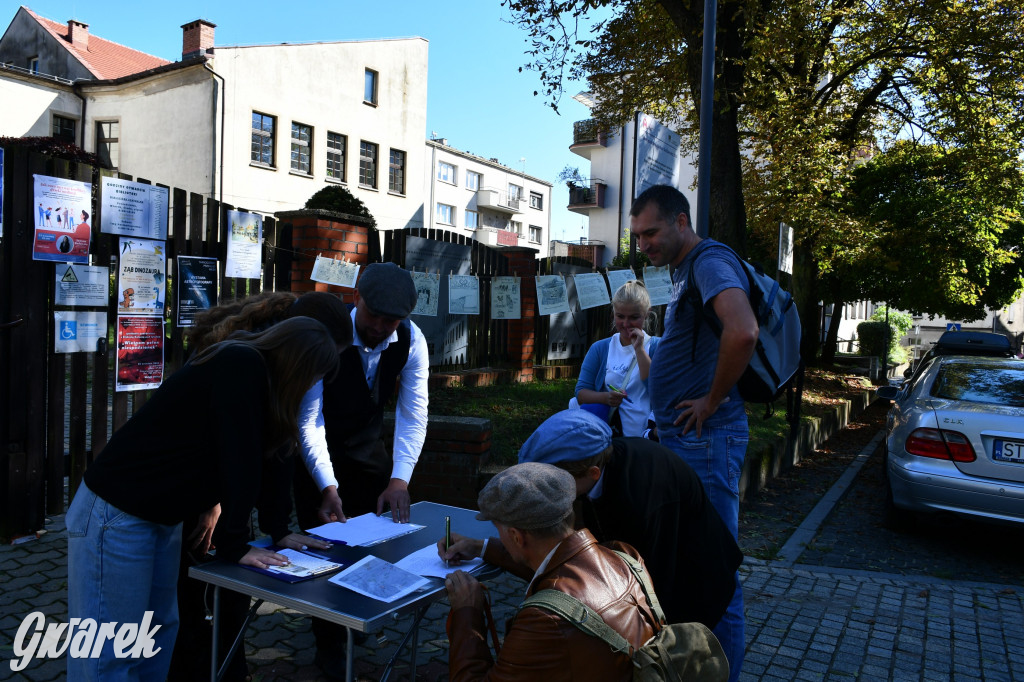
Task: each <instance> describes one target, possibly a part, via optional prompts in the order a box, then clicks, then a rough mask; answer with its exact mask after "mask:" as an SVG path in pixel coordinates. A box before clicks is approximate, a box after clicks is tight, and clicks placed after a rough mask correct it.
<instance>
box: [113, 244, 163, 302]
mask: <svg viewBox="0 0 1024 682" xmlns="http://www.w3.org/2000/svg"><path fill="white" fill-rule="evenodd" d="M118 241H119V245H118V251H119V252H120V266H119V268H118V270H119V271H118V276H117V314H118V315H133V314H134V315H139V314H141V315H163V312H164V292H165V291H166V279H167V278H166V276H165V275H166V260H165V259H164V243H163V242H158V241H156V240H153V239H130V238H128V237H121V239H120V240H118Z"/></svg>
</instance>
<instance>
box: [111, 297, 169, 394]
mask: <svg viewBox="0 0 1024 682" xmlns="http://www.w3.org/2000/svg"><path fill="white" fill-rule="evenodd" d="M163 375H164V321H163V318H160V317H153V316H151V315H147V316H134V315H122V316H120V317H118V318H117V376H116V379H115V384H114V390H115V391H144V390H147V389H150V388H157V387H159V386H160V382H161V381H163Z"/></svg>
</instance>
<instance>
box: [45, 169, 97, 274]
mask: <svg viewBox="0 0 1024 682" xmlns="http://www.w3.org/2000/svg"><path fill="white" fill-rule="evenodd" d="M32 177H33V190H34V191H33V202H32V203H33V206H34V207H35V210H34V211H33V212H32V214H31V215H32V216H33V219H34V220H35V238H34V239H33V241H32V260H45V261H56V262H59V263H88V262H89V240H90V239H91V238H92V228H91V226H90V225H91V221H90V216H91V214H92V185H91V184H90V183H88V182H79V181H77V180H65V179H63V178H53V177H50V176H48V175H33V176H32Z"/></svg>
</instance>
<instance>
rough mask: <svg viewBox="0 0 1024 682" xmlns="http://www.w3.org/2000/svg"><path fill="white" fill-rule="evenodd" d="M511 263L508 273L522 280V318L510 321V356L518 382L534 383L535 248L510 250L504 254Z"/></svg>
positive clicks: (520, 292)
mask: <svg viewBox="0 0 1024 682" xmlns="http://www.w3.org/2000/svg"><path fill="white" fill-rule="evenodd" d="M503 255H504V256H505V258H506V260H508V271H509V272H511V273H512V274H514V275H518V276H519V277H520V278H521V280H520V282H521V287H520V289H519V299H520V308H521V311H522V312H521V315H520V319H518V320H509V321H508V335H509V348H508V350H509V355H510V356H511V361H512V363H513V364H514V365H515V369H516V370H517V371H518V375H517V381H521V382H527V381H532V380H533V371H534V370H533V366H534V364H535V359H536V354H535V349H534V340H535V339H534V337H535V325H536V317H537V282H536V280H535V279H534V275H535V274H536V272H537V264H536V255H537V254H536V251H534V250H533V249H508V250H507V251H504V252H503Z"/></svg>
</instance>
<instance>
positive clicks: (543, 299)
mask: <svg viewBox="0 0 1024 682" xmlns="http://www.w3.org/2000/svg"><path fill="white" fill-rule="evenodd" d="M567 312H569V293H568V290H567V289H566V286H565V278H564V277H562V275H537V313H538V314H539V315H554V314H556V313H567Z"/></svg>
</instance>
